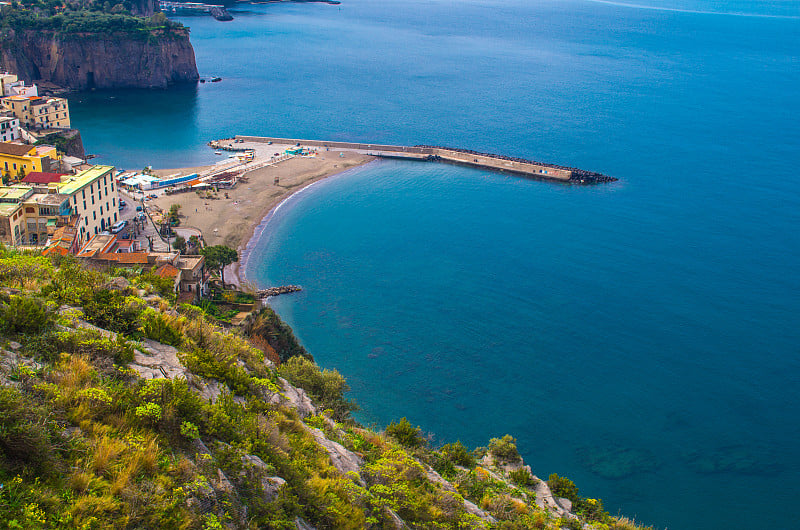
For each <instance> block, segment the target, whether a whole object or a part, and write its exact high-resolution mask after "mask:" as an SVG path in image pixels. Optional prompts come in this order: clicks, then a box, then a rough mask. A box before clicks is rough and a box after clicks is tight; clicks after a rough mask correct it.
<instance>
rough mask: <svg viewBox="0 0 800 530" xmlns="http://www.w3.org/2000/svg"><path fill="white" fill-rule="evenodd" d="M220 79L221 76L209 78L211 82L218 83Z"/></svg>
mask: <svg viewBox="0 0 800 530" xmlns="http://www.w3.org/2000/svg"><path fill="white" fill-rule="evenodd" d="M220 81H222V78H221V77H212V78H211V82H212V83H219V82H220Z"/></svg>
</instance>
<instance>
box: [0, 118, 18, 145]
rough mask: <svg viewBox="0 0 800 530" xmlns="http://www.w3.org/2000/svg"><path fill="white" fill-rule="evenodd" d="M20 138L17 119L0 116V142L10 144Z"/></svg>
mask: <svg viewBox="0 0 800 530" xmlns="http://www.w3.org/2000/svg"><path fill="white" fill-rule="evenodd" d="M19 137H20V132H19V118H17V117H16V116H0V141H2V142H10V141H12V140H17V139H19Z"/></svg>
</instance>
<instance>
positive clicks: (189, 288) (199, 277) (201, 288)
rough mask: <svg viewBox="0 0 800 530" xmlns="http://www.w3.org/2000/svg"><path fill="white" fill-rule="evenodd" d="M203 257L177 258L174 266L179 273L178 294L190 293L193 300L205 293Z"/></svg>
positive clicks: (204, 263)
mask: <svg viewBox="0 0 800 530" xmlns="http://www.w3.org/2000/svg"><path fill="white" fill-rule="evenodd" d="M205 265H206V258H205V256H179V257H178V260H177V262H176V263H175V266H176V267H177V268H178V269H179V270H180V271H181V281H180V292H182V293H192V298H193V299H194V300H196V299H198V298H200V297H201V296H203V294H204V293H205V291H206V287H207V281H206V274H205V273H206V268H205Z"/></svg>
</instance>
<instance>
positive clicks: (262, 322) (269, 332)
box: [243, 307, 314, 390]
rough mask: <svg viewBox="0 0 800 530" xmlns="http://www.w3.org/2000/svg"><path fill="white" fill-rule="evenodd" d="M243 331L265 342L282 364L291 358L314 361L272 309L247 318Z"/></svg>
mask: <svg viewBox="0 0 800 530" xmlns="http://www.w3.org/2000/svg"><path fill="white" fill-rule="evenodd" d="M243 330H244V333H245V335H247V336H248V337H253V336H258V337H261V338H262V339H264V340H266V341H267V343H268V344H269V345H270V346H271V347H272V349H274V350H275V352H276V353H277V354H278V356H279V357H280V361H281V362H282V363H285V362H287V361H288V360H289V359H291V358H292V357H305V358H306V359H309V360H311V361H313V360H314V358H313V357H311V355H310V354H309V353H308V352H307V351H306V350H305V348H303V346H301V345H300V343H299V342H298V341H297V338H296V337H295V336H294V333H292V328H290V327H289V326H287V325H286V324H285V323H284V322H283V321H282V320H281V319H280V317H279V316H278V315H277V314H276V313H275V311H273V310H272V308H269V307H264V308H262V309H261V310H259V311H258V312H257V313H253V314H251V315H250V316H249V317H247V319H245V321H244V326H243ZM306 390H307V389H306Z"/></svg>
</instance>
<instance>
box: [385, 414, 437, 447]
mask: <svg viewBox="0 0 800 530" xmlns="http://www.w3.org/2000/svg"><path fill="white" fill-rule="evenodd" d="M386 434H388V435H389V436H391V437H392V438H394V439H395V440H397V441H398V442H399V443H400V444H401V445H404V446H406V447H411V448H415V447H422V446H424V445H426V444H427V443H428V442H427V440H425V438H424V437H423V436H422V429H420V428H419V427H414V426H413V425H411V422H409V421H408V419H407V418H400V421H398V422H397V423H395V422H394V421H393V422H391V423H390V424H389V426H388V427H386Z"/></svg>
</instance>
